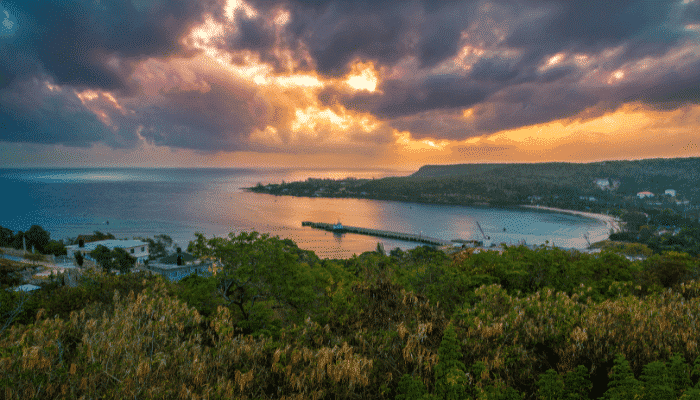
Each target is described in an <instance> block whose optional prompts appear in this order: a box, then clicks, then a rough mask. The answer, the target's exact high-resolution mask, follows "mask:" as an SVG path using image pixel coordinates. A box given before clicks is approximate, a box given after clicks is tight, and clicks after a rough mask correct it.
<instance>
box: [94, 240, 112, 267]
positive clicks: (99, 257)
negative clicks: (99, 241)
mask: <svg viewBox="0 0 700 400" xmlns="http://www.w3.org/2000/svg"><path fill="white" fill-rule="evenodd" d="M90 257H92V259H93V260H95V262H96V263H97V265H99V266H100V267H102V269H103V270H104V271H105V272H109V271H111V270H112V266H113V264H112V251H111V250H110V249H109V248H108V247H107V246H103V245H99V246H97V247H95V249H94V250H93V251H91V252H90Z"/></svg>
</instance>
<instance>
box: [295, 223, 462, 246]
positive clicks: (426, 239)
mask: <svg viewBox="0 0 700 400" xmlns="http://www.w3.org/2000/svg"><path fill="white" fill-rule="evenodd" d="M301 226H310V227H312V228H316V229H323V230H325V231H329V232H334V233H346V232H348V233H359V234H361V235H369V236H377V237H383V238H389V239H398V240H406V241H409V242H420V243H425V244H431V245H434V246H453V245H454V243H452V242H451V241H449V240H443V239H438V238H434V237H430V236H425V235H423V234H419V235H416V234H414V233H402V232H392V231H382V230H379V229H369V228H359V227H356V226H346V225H343V224H341V223H337V224H326V223H323V222H311V221H303V222H302V223H301Z"/></svg>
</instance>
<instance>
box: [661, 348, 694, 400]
mask: <svg viewBox="0 0 700 400" xmlns="http://www.w3.org/2000/svg"><path fill="white" fill-rule="evenodd" d="M667 371H668V378H669V381H670V383H671V387H672V389H673V392H674V394H675V396H676V397H679V396H680V395H681V393H682V392H683V391H684V390H685V389H687V388H690V387H691V386H692V385H693V382H692V381H691V380H690V367H689V366H688V364H687V363H686V362H685V359H684V358H683V357H682V356H681V355H679V354H676V355H675V356H673V357H671V360H670V361H669V363H668V365H667Z"/></svg>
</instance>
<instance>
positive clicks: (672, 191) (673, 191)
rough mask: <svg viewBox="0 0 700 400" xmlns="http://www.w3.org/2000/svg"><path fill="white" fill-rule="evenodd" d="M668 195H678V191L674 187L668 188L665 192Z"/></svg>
mask: <svg viewBox="0 0 700 400" xmlns="http://www.w3.org/2000/svg"><path fill="white" fill-rule="evenodd" d="M664 194H665V195H666V196H671V197H676V191H675V190H673V189H666V191H665V192H664Z"/></svg>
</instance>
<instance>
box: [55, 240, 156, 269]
mask: <svg viewBox="0 0 700 400" xmlns="http://www.w3.org/2000/svg"><path fill="white" fill-rule="evenodd" d="M97 246H105V247H107V248H108V249H110V250H114V249H116V248H120V249H124V250H126V252H127V253H129V255H130V256H132V257H134V258H135V259H136V262H137V263H139V264H143V263H144V262H145V261H146V260H147V259H148V255H149V254H148V243H146V242H142V241H140V240H115V239H110V240H98V241H95V242H88V243H84V242H82V241H80V243H78V244H74V245H70V246H66V252H67V254H68V257H70V258H71V259H72V258H73V257H75V253H76V252H78V251H79V252H81V253H82V254H83V256H84V257H85V258H86V259H88V260H92V258H91V257H90V252H91V251H93V250H95V249H96V248H97Z"/></svg>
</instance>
